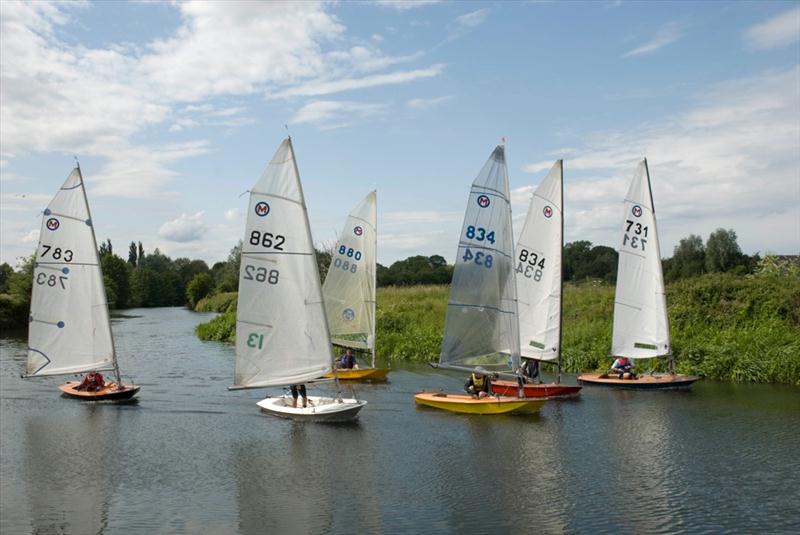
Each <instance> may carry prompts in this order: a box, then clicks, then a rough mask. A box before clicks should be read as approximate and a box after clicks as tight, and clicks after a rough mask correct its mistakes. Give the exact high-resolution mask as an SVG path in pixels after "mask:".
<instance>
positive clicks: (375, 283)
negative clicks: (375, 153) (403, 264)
mask: <svg viewBox="0 0 800 535" xmlns="http://www.w3.org/2000/svg"><path fill="white" fill-rule="evenodd" d="M372 191H373V193H375V205H374V206H373V209H372V217H373V221H375V227H374V228H373V231H374V236H373V238H372V239H373V242H372V243H373V247H372V250H373V252H374V254H375V258H374V259H373V260H375V266H374V267H373V269H372V367H373V368H374V367H375V353H376V346H377V345H378V341H377V331H378V329H377V328H376V323H377V320H378V317H377V302H378V258H377V256H378V196H377V191H375V190H372Z"/></svg>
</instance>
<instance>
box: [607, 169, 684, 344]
mask: <svg viewBox="0 0 800 535" xmlns="http://www.w3.org/2000/svg"><path fill="white" fill-rule="evenodd" d="M611 351H612V355H614V356H625V357H629V358H651V357H657V356H661V355H666V354H669V353H670V341H669V324H668V321H667V300H666V295H665V292H664V277H663V274H662V271H661V250H660V247H659V243H658V232H657V230H656V216H655V210H654V207H653V195H652V191H651V188H650V173H649V170H648V168H647V160H642V161H641V162H640V163H639V166H638V167H637V169H636V174H635V175H634V177H633V181H632V182H631V185H630V188H629V189H628V193H627V195H625V217H624V219H623V228H622V244H621V245H620V249H619V266H618V268H617V290H616V295H615V298H614V330H613V335H612V344H611Z"/></svg>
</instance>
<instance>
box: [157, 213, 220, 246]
mask: <svg viewBox="0 0 800 535" xmlns="http://www.w3.org/2000/svg"><path fill="white" fill-rule="evenodd" d="M204 214H205V212H203V211H200V212H197V213H196V214H194V215H187V214H181V215H180V217H178V218H177V219H173V220H172V221H167V222H166V223H164V224H163V225H161V228H159V229H158V235H159V236H161V237H162V238H164V239H165V240H169V241H173V242H179V243H185V242H191V241H196V240H199V239H200V238H202V237H203V234H204V233H205V232H206V231H207V230H208V227H206V224H205V223H204V222H203V215H204Z"/></svg>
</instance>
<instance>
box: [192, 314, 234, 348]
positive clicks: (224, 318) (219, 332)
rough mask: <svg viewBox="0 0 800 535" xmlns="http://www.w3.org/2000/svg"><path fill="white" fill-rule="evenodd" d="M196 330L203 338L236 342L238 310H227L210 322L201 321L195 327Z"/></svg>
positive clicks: (199, 336)
mask: <svg viewBox="0 0 800 535" xmlns="http://www.w3.org/2000/svg"><path fill="white" fill-rule="evenodd" d="M195 332H196V333H197V336H198V338H200V339H201V340H206V341H210V340H216V341H218V342H228V343H229V344H233V343H235V342H236V310H231V311H229V312H225V313H223V314H220V315H219V316H217V317H216V318H214V319H212V320H211V321H209V322H206V323H201V324H200V325H198V326H197V327H195Z"/></svg>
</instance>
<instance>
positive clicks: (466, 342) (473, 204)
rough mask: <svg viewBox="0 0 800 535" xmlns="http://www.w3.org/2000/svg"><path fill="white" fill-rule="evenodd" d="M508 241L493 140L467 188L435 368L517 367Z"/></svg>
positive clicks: (499, 153) (503, 181) (486, 409)
mask: <svg viewBox="0 0 800 535" xmlns="http://www.w3.org/2000/svg"><path fill="white" fill-rule="evenodd" d="M512 240H513V232H512V227H511V202H510V195H509V190H508V169H507V167H506V157H505V149H504V147H503V146H502V145H499V146H497V147H496V148H495V149H494V151H493V152H492V155H491V156H490V157H489V160H488V161H487V162H486V164H485V165H484V166H483V169H482V170H481V172H480V173H479V174H478V177H477V178H476V179H475V180H474V181H473V183H472V187H471V189H470V194H469V200H468V201H467V209H466V212H465V214H464V224H463V226H462V229H461V235H460V237H459V241H458V253H457V255H456V264H455V268H454V270H453V282H452V284H451V285H450V297H449V299H448V302H447V317H446V318H445V329H444V340H443V342H442V350H441V353H440V355H439V364H438V367H440V368H444V369H451V370H460V371H472V370H473V368H475V367H476V366H482V367H485V368H487V369H488V370H489V371H490V372H492V371H493V372H499V371H502V370H505V371H506V372H509V371H511V372H517V371H518V370H519V362H520V361H519V358H520V357H519V355H520V351H519V323H518V319H517V291H516V281H515V279H514V271H513V260H514V258H513V257H514V246H513V243H512ZM509 357H510V361H511V370H509V369H508V365H509ZM509 375H510V374H509ZM486 380H488V378H487V379H486ZM414 399H415V400H416V402H417V403H418V404H420V405H426V406H429V407H434V408H437V409H444V410H448V411H451V412H460V413H470V414H503V413H509V412H535V411H537V410H538V409H539V408H540V407H541V405H542V403H543V401H542V400H533V399H520V398H518V397H499V396H488V397H485V398H480V399H473V398H472V397H471V396H468V395H462V394H442V393H431V392H422V393H419V394H417V395H416V396H414Z"/></svg>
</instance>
